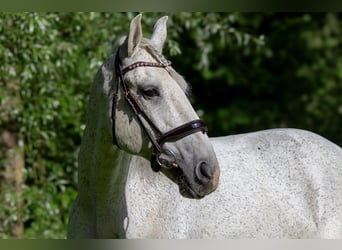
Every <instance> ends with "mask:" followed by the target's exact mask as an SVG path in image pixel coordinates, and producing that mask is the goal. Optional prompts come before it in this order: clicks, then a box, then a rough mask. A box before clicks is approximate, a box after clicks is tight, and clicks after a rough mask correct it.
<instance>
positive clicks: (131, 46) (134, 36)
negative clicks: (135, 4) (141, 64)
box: [123, 14, 142, 57]
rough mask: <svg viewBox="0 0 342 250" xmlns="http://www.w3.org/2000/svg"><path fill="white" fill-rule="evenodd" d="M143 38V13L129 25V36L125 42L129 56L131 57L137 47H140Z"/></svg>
mask: <svg viewBox="0 0 342 250" xmlns="http://www.w3.org/2000/svg"><path fill="white" fill-rule="evenodd" d="M141 39H142V29H141V14H139V15H137V16H136V17H134V18H133V20H132V21H131V24H130V26H129V32H128V36H127V37H126V40H125V42H124V44H123V46H124V47H126V48H127V56H128V57H131V56H132V55H133V54H134V52H135V50H136V48H138V46H139V44H140V42H141Z"/></svg>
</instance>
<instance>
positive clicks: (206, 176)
mask: <svg viewBox="0 0 342 250" xmlns="http://www.w3.org/2000/svg"><path fill="white" fill-rule="evenodd" d="M195 174H196V177H197V179H198V180H199V181H200V182H202V183H208V182H209V181H210V180H211V179H212V177H213V174H212V171H211V170H210V167H209V165H208V164H207V163H206V162H204V161H203V162H200V163H199V164H198V165H197V167H196V169H195Z"/></svg>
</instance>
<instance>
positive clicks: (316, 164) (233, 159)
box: [68, 15, 342, 238]
mask: <svg viewBox="0 0 342 250" xmlns="http://www.w3.org/2000/svg"><path fill="white" fill-rule="evenodd" d="M140 20H141V15H138V16H137V17H135V18H134V19H133V20H132V22H131V25H130V30H129V33H128V36H127V37H126V38H123V39H120V40H119V41H118V43H117V47H116V50H115V53H114V54H113V55H112V56H110V57H109V58H108V59H107V61H106V62H105V63H104V64H103V65H102V66H101V68H100V70H99V72H98V74H97V77H96V79H95V84H94V88H93V91H92V94H91V97H90V103H89V109H88V117H87V126H86V130H85V134H84V137H83V140H82V145H81V151H80V154H79V180H78V189H79V190H78V196H77V198H76V200H75V202H74V205H73V208H72V212H71V215H70V221H69V227H68V237H69V238H96V237H99V238H124V237H127V238H318V237H322V238H341V237H342V149H341V148H340V147H338V146H337V145H335V144H333V143H331V142H330V141H328V140H326V139H324V138H322V137H320V136H319V135H316V134H313V133H311V132H308V131H303V130H296V129H273V130H265V131H260V132H255V133H248V134H241V135H234V136H226V137H217V138H210V139H209V138H208V136H207V134H206V132H207V131H206V127H205V124H204V122H203V121H201V120H200V119H199V118H198V116H197V115H196V113H195V111H194V110H193V109H192V107H191V105H190V103H189V101H188V99H187V97H186V92H187V87H188V86H187V84H186V82H185V81H184V79H183V78H182V77H181V76H180V75H178V74H177V72H175V71H174V69H173V68H172V67H171V65H170V62H169V61H167V60H166V59H165V58H164V57H163V56H162V54H161V52H162V48H163V44H164V42H165V39H166V33H167V32H166V21H167V17H162V18H160V19H159V20H158V21H157V23H156V25H155V27H154V31H153V34H152V37H151V39H149V40H148V39H145V38H143V37H142V30H141V23H140ZM177 189H178V190H177ZM179 193H180V194H179Z"/></svg>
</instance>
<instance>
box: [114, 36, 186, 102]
mask: <svg viewBox="0 0 342 250" xmlns="http://www.w3.org/2000/svg"><path fill="white" fill-rule="evenodd" d="M125 39H126V36H122V37H120V38H119V39H118V40H117V41H116V42H115V43H114V45H113V52H114V53H115V52H116V51H117V50H118V49H119V47H120V46H121V45H122V44H123V43H124V42H125ZM140 48H142V49H144V50H145V51H147V52H148V53H149V54H150V55H151V56H152V57H153V58H154V59H155V60H157V61H158V62H159V63H162V64H166V62H168V60H167V59H166V58H165V56H164V55H162V54H161V53H160V52H159V51H158V50H157V49H156V48H155V47H154V46H153V45H152V43H151V41H150V40H149V39H147V38H143V39H142V40H141V42H140ZM165 70H166V71H167V72H168V73H169V75H170V76H171V77H172V78H173V79H174V80H175V81H176V82H177V83H178V85H179V86H180V87H181V88H182V89H183V90H184V93H185V94H186V96H187V97H189V96H191V89H192V88H191V84H190V83H189V82H187V81H186V80H185V79H184V77H183V76H181V75H180V74H179V73H178V72H177V71H176V70H174V68H173V67H172V66H167V67H165Z"/></svg>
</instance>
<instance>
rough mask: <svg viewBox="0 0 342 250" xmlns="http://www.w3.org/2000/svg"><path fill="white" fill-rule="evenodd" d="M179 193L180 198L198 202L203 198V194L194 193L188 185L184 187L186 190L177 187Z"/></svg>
mask: <svg viewBox="0 0 342 250" xmlns="http://www.w3.org/2000/svg"><path fill="white" fill-rule="evenodd" d="M185 190H186V191H185ZM179 192H180V193H181V195H182V196H184V197H185V198H189V199H198V200H199V199H202V198H203V197H204V196H205V195H203V194H199V193H197V192H196V191H194V190H193V189H192V188H191V187H190V186H189V185H186V189H184V187H183V188H181V186H179Z"/></svg>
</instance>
